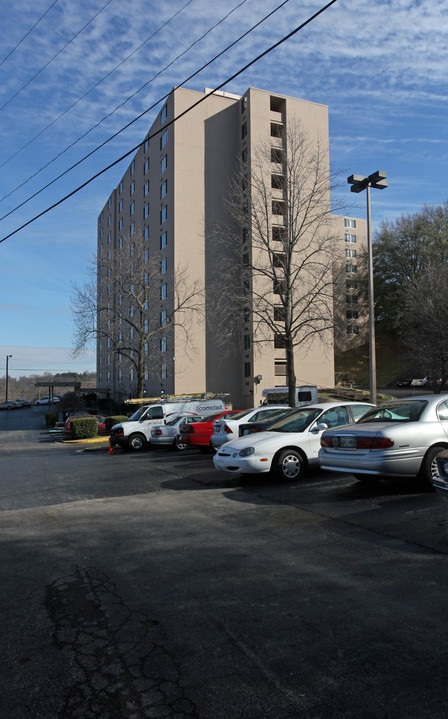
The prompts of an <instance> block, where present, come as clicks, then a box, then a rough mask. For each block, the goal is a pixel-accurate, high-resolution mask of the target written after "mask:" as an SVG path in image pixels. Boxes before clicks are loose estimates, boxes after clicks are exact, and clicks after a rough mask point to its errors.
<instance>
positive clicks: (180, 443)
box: [173, 437, 188, 452]
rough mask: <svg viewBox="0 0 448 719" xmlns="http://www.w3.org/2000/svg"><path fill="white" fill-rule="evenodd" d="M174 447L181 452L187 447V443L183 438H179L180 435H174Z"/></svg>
mask: <svg viewBox="0 0 448 719" xmlns="http://www.w3.org/2000/svg"><path fill="white" fill-rule="evenodd" d="M173 447H174V449H177V451H178V452H181V451H182V450H184V449H187V447H188V444H187V443H186V442H185V441H184V440H183V439H180V437H176V439H175V440H174V442H173Z"/></svg>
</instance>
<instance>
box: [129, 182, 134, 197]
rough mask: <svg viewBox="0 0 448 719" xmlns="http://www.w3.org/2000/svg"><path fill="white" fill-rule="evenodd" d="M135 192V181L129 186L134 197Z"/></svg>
mask: <svg viewBox="0 0 448 719" xmlns="http://www.w3.org/2000/svg"><path fill="white" fill-rule="evenodd" d="M134 192H135V180H132V182H131V184H130V185H129V194H130V195H133V194H134Z"/></svg>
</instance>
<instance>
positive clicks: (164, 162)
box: [160, 155, 168, 175]
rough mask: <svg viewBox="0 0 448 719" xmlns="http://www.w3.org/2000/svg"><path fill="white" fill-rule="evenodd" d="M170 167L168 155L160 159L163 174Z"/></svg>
mask: <svg viewBox="0 0 448 719" xmlns="http://www.w3.org/2000/svg"><path fill="white" fill-rule="evenodd" d="M167 167H168V156H167V155H164V156H163V157H162V159H161V160H160V174H161V175H163V173H164V172H165V171H166V168H167Z"/></svg>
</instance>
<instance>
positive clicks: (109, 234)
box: [107, 232, 112, 244]
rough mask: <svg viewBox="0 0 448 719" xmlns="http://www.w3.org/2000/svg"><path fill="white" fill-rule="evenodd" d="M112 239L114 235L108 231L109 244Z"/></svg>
mask: <svg viewBox="0 0 448 719" xmlns="http://www.w3.org/2000/svg"><path fill="white" fill-rule="evenodd" d="M111 239H112V235H111V233H110V232H108V233H107V242H108V244H110V241H111Z"/></svg>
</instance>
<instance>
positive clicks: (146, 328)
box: [145, 319, 149, 332]
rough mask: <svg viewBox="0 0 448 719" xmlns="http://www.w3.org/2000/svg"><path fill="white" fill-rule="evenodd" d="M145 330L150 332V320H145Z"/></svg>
mask: <svg viewBox="0 0 448 719" xmlns="http://www.w3.org/2000/svg"><path fill="white" fill-rule="evenodd" d="M145 332H149V320H148V319H146V320H145Z"/></svg>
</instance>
